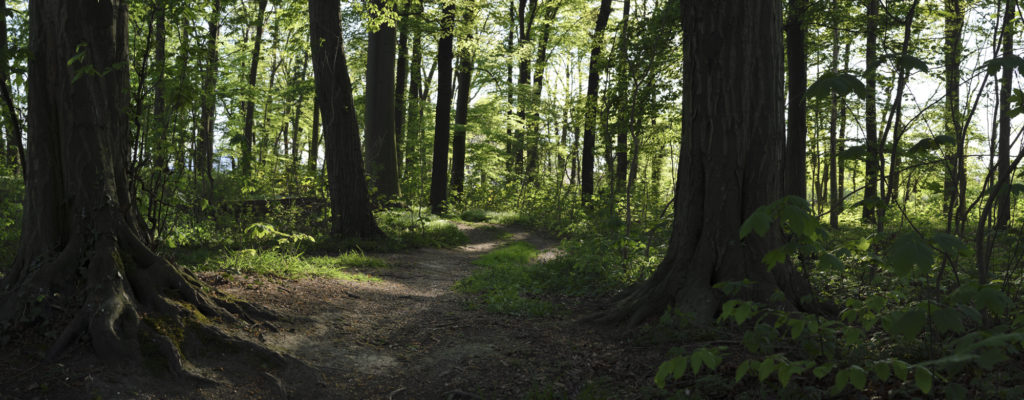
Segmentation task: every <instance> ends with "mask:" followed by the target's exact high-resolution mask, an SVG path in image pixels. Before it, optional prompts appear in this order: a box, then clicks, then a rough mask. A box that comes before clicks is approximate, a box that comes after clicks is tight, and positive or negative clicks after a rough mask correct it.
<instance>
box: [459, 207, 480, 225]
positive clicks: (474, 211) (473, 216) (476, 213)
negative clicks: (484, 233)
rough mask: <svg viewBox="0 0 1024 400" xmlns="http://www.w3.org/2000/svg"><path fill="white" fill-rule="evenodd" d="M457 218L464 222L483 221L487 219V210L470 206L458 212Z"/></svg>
mask: <svg viewBox="0 0 1024 400" xmlns="http://www.w3.org/2000/svg"><path fill="white" fill-rule="evenodd" d="M459 219H461V220H463V221H466V222H484V221H486V220H487V211H484V210H481V209H479V208H470V209H468V210H466V211H463V212H462V214H459Z"/></svg>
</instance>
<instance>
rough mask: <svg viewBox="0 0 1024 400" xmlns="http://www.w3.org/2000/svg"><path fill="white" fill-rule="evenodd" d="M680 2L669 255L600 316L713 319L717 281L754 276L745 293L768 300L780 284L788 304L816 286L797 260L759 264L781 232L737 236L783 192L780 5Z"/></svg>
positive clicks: (795, 302)
mask: <svg viewBox="0 0 1024 400" xmlns="http://www.w3.org/2000/svg"><path fill="white" fill-rule="evenodd" d="M682 5H683V12H682V15H683V54H684V56H683V64H684V65H683V70H684V71H686V73H685V74H684V83H683V97H684V100H683V104H684V106H683V116H682V124H683V135H682V137H683V140H682V147H681V152H680V157H679V180H678V184H677V185H676V192H675V193H676V202H675V218H674V220H673V223H672V236H671V239H670V240H669V248H668V250H667V252H666V255H665V260H664V261H663V262H662V263H661V265H659V267H658V268H657V270H656V271H655V272H654V274H653V276H652V277H651V278H650V279H649V280H647V281H646V282H644V283H642V284H640V285H639V286H637V287H636V288H635V289H633V290H631V291H630V292H628V294H627V295H626V297H624V298H622V299H621V300H620V301H619V302H618V303H617V304H616V307H615V308H614V309H613V310H612V311H611V312H610V313H608V314H606V315H604V316H603V317H602V318H601V319H603V320H605V321H608V322H620V321H625V322H628V323H630V324H638V323H640V322H643V321H645V320H647V319H649V318H651V317H655V316H658V315H661V313H662V312H663V311H664V310H665V308H666V307H668V306H673V307H676V310H679V311H682V312H688V313H692V314H693V315H694V316H695V317H696V320H697V321H700V322H702V323H709V322H710V321H711V319H712V317H713V316H714V315H715V314H716V313H717V312H718V310H719V306H720V305H721V303H722V301H723V300H724V298H723V296H722V295H721V293H720V292H716V291H715V290H714V289H712V285H713V284H715V283H717V282H726V281H741V280H744V279H750V280H752V281H753V282H754V283H753V285H752V286H750V287H749V288H746V289H743V290H741V292H740V294H739V296H740V297H742V298H746V299H751V300H757V301H763V302H767V300H768V298H769V297H770V296H771V295H772V294H773V293H774V292H775V291H776V290H778V289H781V290H782V291H783V292H784V293H785V294H786V298H787V300H788V302H789V304H791V305H799V304H800V301H799V299H800V297H801V296H802V295H804V294H807V293H809V290H810V289H809V286H808V284H807V282H806V281H805V280H803V278H802V277H801V276H799V275H798V274H796V273H795V271H794V270H793V268H792V267H791V266H790V265H788V264H783V265H777V266H775V268H774V269H772V270H771V271H769V270H768V269H767V268H766V267H765V266H764V265H763V264H762V262H761V258H762V257H763V256H764V254H765V253H766V252H767V251H769V250H771V249H774V248H776V247H777V246H778V245H780V244H781V234H780V233H779V232H778V231H771V232H770V233H769V234H768V235H767V236H765V237H760V236H757V235H750V236H748V237H746V238H745V239H743V240H739V239H738V236H737V235H738V234H739V229H740V225H741V224H742V223H743V221H744V220H745V219H746V218H747V217H749V216H750V215H751V214H752V213H753V212H754V211H755V210H756V209H757V208H758V207H760V206H763V205H766V204H768V203H771V202H773V201H775V200H777V199H779V197H780V196H781V195H782V187H783V182H782V177H781V172H782V171H781V169H780V168H779V167H778V165H779V164H780V163H781V161H782V156H783V150H784V145H785V130H784V126H785V122H784V120H783V116H784V108H783V104H782V99H783V92H782V88H783V81H782V78H783V71H782V37H781V33H782V10H781V4H780V2H760V1H759V2H749V1H746V0H720V1H714V2H700V1H685V0H684V1H683V2H682ZM749 60H758V62H757V63H751V62H749ZM750 98H756V99H762V100H761V101H753V102H752V101H748V99H750Z"/></svg>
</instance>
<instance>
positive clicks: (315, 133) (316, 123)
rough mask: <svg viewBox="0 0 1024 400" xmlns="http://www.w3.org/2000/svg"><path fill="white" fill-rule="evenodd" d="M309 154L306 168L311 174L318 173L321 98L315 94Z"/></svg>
mask: <svg viewBox="0 0 1024 400" xmlns="http://www.w3.org/2000/svg"><path fill="white" fill-rule="evenodd" d="M310 135H311V136H312V137H310V138H309V154H307V155H306V166H307V168H308V169H309V172H316V166H317V161H318V160H319V159H320V97H319V96H317V95H316V94H315V93H314V94H313V130H312V131H311V132H310Z"/></svg>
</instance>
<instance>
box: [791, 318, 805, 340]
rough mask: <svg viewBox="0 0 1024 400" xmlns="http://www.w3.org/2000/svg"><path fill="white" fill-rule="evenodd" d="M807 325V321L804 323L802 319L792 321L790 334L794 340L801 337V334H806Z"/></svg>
mask: <svg viewBox="0 0 1024 400" xmlns="http://www.w3.org/2000/svg"><path fill="white" fill-rule="evenodd" d="M806 324H807V321H804V320H802V319H794V320H792V321H790V323H789V325H790V328H789V333H790V335H791V336H792V337H793V339H796V338H798V337H800V334H801V333H803V332H804V325H806Z"/></svg>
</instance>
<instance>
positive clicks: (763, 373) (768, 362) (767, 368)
mask: <svg viewBox="0 0 1024 400" xmlns="http://www.w3.org/2000/svg"><path fill="white" fill-rule="evenodd" d="M775 368H776V365H775V360H773V359H771V358H767V359H765V360H764V361H761V365H758V366H757V379H758V380H759V381H761V382H764V380H765V379H768V377H769V376H771V375H772V372H774V371H775Z"/></svg>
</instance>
